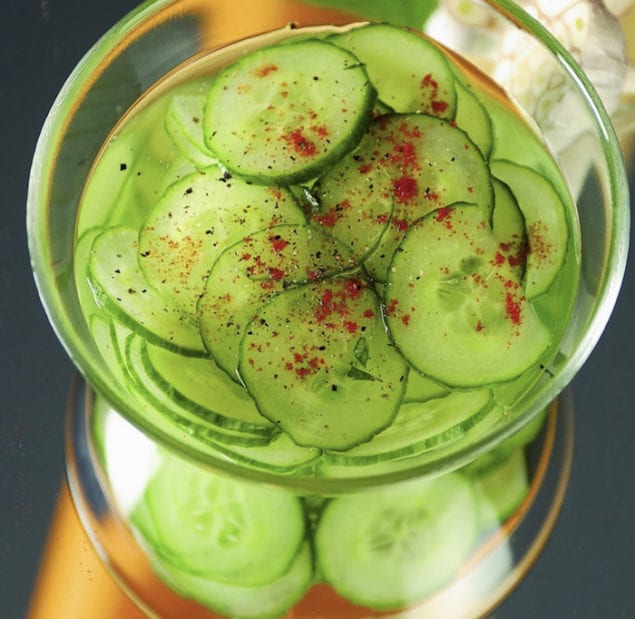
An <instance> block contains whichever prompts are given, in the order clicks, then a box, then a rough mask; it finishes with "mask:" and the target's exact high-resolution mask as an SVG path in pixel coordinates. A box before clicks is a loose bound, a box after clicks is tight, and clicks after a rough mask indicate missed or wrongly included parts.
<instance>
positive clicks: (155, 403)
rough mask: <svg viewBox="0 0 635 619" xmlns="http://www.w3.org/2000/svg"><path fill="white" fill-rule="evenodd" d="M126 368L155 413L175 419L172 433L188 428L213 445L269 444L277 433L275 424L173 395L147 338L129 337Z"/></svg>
mask: <svg viewBox="0 0 635 619" xmlns="http://www.w3.org/2000/svg"><path fill="white" fill-rule="evenodd" d="M125 359H126V367H127V371H128V373H129V375H130V376H131V378H132V383H133V384H132V385H131V387H132V388H134V389H135V390H136V391H137V393H139V394H140V395H141V397H142V398H143V400H144V401H145V403H146V406H148V407H151V408H152V409H153V411H154V416H159V417H164V418H167V419H168V420H170V421H172V422H174V431H173V432H172V434H174V435H175V436H178V435H179V434H180V433H181V432H183V431H185V432H186V433H187V434H190V435H193V436H195V437H196V438H197V439H198V440H200V441H202V442H204V443H206V444H208V445H210V446H213V447H214V448H218V447H220V445H223V444H224V445H231V446H239V445H240V446H249V447H251V446H253V447H255V446H258V447H260V446H263V445H268V444H269V443H270V442H271V440H272V439H273V437H274V436H275V434H276V432H275V431H274V430H275V429H274V428H273V427H270V428H267V427H266V426H262V425H256V424H253V423H248V422H245V421H242V420H240V419H236V418H230V417H227V416H225V415H222V414H220V413H218V412H216V411H212V410H210V409H208V408H207V407H203V406H200V405H198V404H196V403H195V402H193V401H191V400H188V399H186V398H184V396H183V395H182V394H179V396H178V397H173V396H172V394H171V391H172V387H171V385H170V384H169V383H168V382H167V381H166V380H165V379H164V378H163V377H162V376H161V375H160V374H159V373H158V372H157V371H156V369H155V368H154V367H153V365H152V364H151V362H150V359H149V356H148V353H147V350H146V343H145V341H144V340H143V339H142V338H140V337H139V336H137V335H136V334H135V335H132V336H131V337H129V338H128V339H127V340H126V346H125Z"/></svg>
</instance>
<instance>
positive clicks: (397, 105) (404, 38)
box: [328, 23, 456, 119]
mask: <svg viewBox="0 0 635 619" xmlns="http://www.w3.org/2000/svg"><path fill="white" fill-rule="evenodd" d="M328 40H329V41H331V42H333V43H335V44H336V45H338V46H339V47H343V48H345V49H348V50H350V51H351V52H353V54H355V56H357V57H358V58H359V59H360V61H361V62H362V63H363V64H364V66H365V67H366V71H367V72H368V75H369V77H370V79H371V81H372V82H373V84H374V85H375V88H376V89H377V95H378V98H379V99H380V100H381V101H382V102H383V103H385V104H387V105H388V106H390V107H391V108H392V109H393V110H394V111H395V112H400V113H403V112H423V113H425V114H430V115H433V116H439V117H440V118H446V119H452V118H454V113H455V110H456V93H455V90H454V81H455V80H454V75H453V72H452V71H451V69H450V66H449V63H448V61H447V59H446V57H445V56H444V55H443V53H442V52H441V51H440V49H439V48H438V47H437V46H436V45H435V44H434V43H432V42H431V41H430V40H428V39H426V38H424V36H423V35H421V34H416V33H415V32H414V31H412V30H407V29H405V28H401V27H399V26H393V25H391V24H384V23H381V24H369V25H366V26H362V27H359V28H353V29H350V30H348V31H346V32H343V33H340V34H335V35H332V36H331V37H329V39H328Z"/></svg>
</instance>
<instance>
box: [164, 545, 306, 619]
mask: <svg viewBox="0 0 635 619" xmlns="http://www.w3.org/2000/svg"><path fill="white" fill-rule="evenodd" d="M153 567H154V570H155V572H156V573H157V575H158V576H159V577H160V578H161V579H162V580H164V581H165V582H166V584H168V586H170V587H171V588H172V589H173V590H174V591H176V592H177V593H179V594H180V595H182V596H183V597H185V598H189V599H192V600H195V601H196V602H198V603H199V604H202V605H203V606H205V607H207V608H209V609H211V610H213V611H214V612H216V613H219V614H221V615H223V616H226V617H232V618H234V619H276V618H278V617H283V616H284V615H285V613H286V612H287V611H288V610H289V609H290V608H291V607H292V606H293V605H294V604H295V603H296V602H299V601H300V600H301V599H302V597H303V596H304V594H305V593H306V591H307V589H308V588H309V587H310V585H311V583H312V581H313V553H312V552H311V547H310V546H309V544H308V543H304V544H303V545H302V548H301V549H300V551H299V552H298V554H297V555H296V557H295V559H294V560H293V563H292V564H291V566H290V567H289V569H288V570H287V572H285V573H284V574H282V576H280V577H278V578H277V579H276V580H274V581H273V582H270V583H267V584H265V585H259V586H252V587H241V586H236V585H230V584H225V583H220V582H217V581H215V580H213V579H210V578H206V577H204V576H193V575H192V574H189V573H187V572H184V571H183V570H180V569H178V568H176V567H174V566H173V565H170V564H169V563H168V562H167V561H165V560H162V559H160V558H156V559H155V560H154V562H153Z"/></svg>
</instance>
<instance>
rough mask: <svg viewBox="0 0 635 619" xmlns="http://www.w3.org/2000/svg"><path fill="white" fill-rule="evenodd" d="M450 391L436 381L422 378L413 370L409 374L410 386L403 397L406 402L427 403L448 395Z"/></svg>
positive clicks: (425, 377)
mask: <svg viewBox="0 0 635 619" xmlns="http://www.w3.org/2000/svg"><path fill="white" fill-rule="evenodd" d="M448 393H450V389H449V388H448V387H447V385H442V384H440V383H438V382H437V381H436V380H432V379H431V378H428V377H427V376H421V374H419V373H418V372H415V371H414V370H411V371H410V372H409V373H408V385H407V386H406V392H405V393H404V396H403V401H404V402H427V401H428V400H432V399H434V398H440V397H443V396H444V395H448Z"/></svg>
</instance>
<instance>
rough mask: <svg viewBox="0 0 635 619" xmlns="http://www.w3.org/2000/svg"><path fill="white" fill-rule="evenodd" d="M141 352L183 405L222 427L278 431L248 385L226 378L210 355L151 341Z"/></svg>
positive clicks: (170, 395)
mask: <svg viewBox="0 0 635 619" xmlns="http://www.w3.org/2000/svg"><path fill="white" fill-rule="evenodd" d="M140 354H141V355H142V357H143V362H144V365H145V367H146V371H147V373H148V374H151V375H152V377H153V379H154V382H155V383H156V384H157V386H158V387H159V388H163V389H164V393H165V396H166V397H167V398H169V399H171V400H172V401H173V402H174V403H175V404H177V405H179V406H180V407H182V408H187V409H190V410H192V411H200V413H199V414H200V415H202V416H205V418H206V419H208V420H209V421H210V422H212V423H213V424H214V425H215V426H218V427H220V428H224V429H228V430H239V431H241V432H247V433H248V434H255V435H261V436H269V437H271V436H272V434H274V433H276V432H272V430H273V425H272V424H271V422H270V421H269V420H268V419H265V418H264V417H263V416H262V415H261V414H260V413H259V412H258V410H257V409H256V404H255V402H254V401H253V399H252V398H251V397H250V396H249V394H248V393H247V392H246V391H245V389H244V388H243V387H242V386H239V385H238V384H236V383H235V382H232V381H229V380H227V375H226V374H225V372H223V371H222V370H221V369H220V368H219V367H218V366H217V365H216V364H215V363H214V361H212V360H211V359H197V358H188V357H183V356H182V355H179V354H177V353H173V352H171V351H169V350H165V349H163V348H161V347H159V346H153V345H152V344H147V345H142V346H141V350H140Z"/></svg>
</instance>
